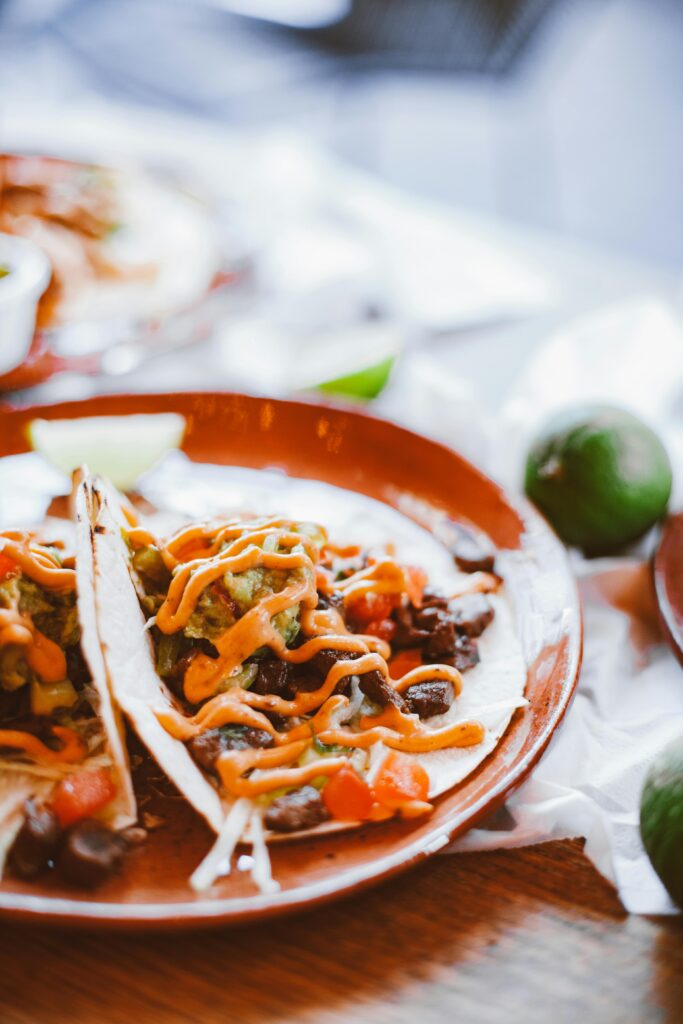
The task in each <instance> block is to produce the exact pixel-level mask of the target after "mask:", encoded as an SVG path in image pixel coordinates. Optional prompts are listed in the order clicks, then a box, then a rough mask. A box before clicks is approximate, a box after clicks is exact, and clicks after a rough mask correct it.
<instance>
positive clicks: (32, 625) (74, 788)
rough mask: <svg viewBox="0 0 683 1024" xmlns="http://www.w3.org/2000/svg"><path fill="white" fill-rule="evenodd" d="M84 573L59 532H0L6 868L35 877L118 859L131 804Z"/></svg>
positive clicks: (90, 878) (77, 875)
mask: <svg viewBox="0 0 683 1024" xmlns="http://www.w3.org/2000/svg"><path fill="white" fill-rule="evenodd" d="M87 557H88V553H87V550H86V555H85V560H86V562H87ZM85 574H86V578H84V579H83V580H82V581H81V580H79V575H78V571H77V569H76V558H75V555H74V554H73V553H72V552H69V551H68V550H67V548H66V547H65V544H64V542H63V541H62V540H53V541H52V542H47V541H46V540H44V539H43V538H40V537H38V536H37V535H36V534H34V533H31V532H28V531H8V532H5V533H2V534H0V825H1V826H2V828H1V829H0V834H1V835H2V841H1V844H0V845H1V847H2V848H1V849H0V868H1V867H2V862H3V861H4V859H5V857H7V859H8V861H9V865H10V867H11V869H12V871H13V872H14V873H15V874H18V875H20V876H22V877H27V878H28V877H32V876H34V875H37V874H38V873H39V872H41V871H43V870H45V869H46V868H48V867H51V866H52V865H53V864H54V863H55V862H58V863H59V867H60V871H61V873H62V874H63V875H64V876H65V877H66V878H68V879H69V880H70V881H72V882H75V883H77V884H81V885H85V886H91V885H94V884H97V883H99V882H100V881H102V880H103V879H104V878H105V877H107V876H108V875H109V874H110V873H111V872H113V871H114V870H116V869H117V868H118V867H119V866H120V863H121V860H122V856H123V852H124V849H125V841H124V840H122V839H121V837H120V836H118V835H117V834H116V832H115V831H114V828H120V827H123V826H125V825H129V824H131V823H132V821H134V820H135V804H134V799H133V796H132V790H131V788H130V780H129V777H128V770H127V764H126V761H125V753H123V748H122V746H121V740H120V736H119V735H118V731H117V730H118V725H117V723H116V721H115V713H114V711H113V707H112V706H111V702H110V699H109V694H108V690H107V689H106V680H105V679H103V678H102V676H103V673H104V665H103V663H101V664H97V653H99V650H98V645H97V642H96V650H97V653H96V655H95V658H94V659H93V660H94V661H95V662H96V664H95V665H93V666H91V665H89V663H88V660H87V659H86V656H85V649H86V647H88V646H89V648H90V650H92V632H91V629H92V628H93V627H94V594H93V606H92V608H88V607H86V606H87V605H88V594H89V586H88V580H87V567H86V569H85ZM84 632H87V633H88V638H87V640H85V637H84ZM100 657H101V655H100ZM95 675H97V676H98V678H97V679H96V680H95V679H94V676H95ZM103 698H104V703H105V704H106V705H107V706H106V707H104V708H103V707H102V704H103ZM108 725H109V728H110V732H109V734H108V732H107V726H108Z"/></svg>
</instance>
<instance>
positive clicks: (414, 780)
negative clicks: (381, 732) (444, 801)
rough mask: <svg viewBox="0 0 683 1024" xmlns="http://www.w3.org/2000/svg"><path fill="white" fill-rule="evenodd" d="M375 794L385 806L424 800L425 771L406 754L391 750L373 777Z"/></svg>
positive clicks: (425, 796)
mask: <svg viewBox="0 0 683 1024" xmlns="http://www.w3.org/2000/svg"><path fill="white" fill-rule="evenodd" d="M375 795H376V797H377V799H378V801H379V802H380V803H381V804H384V806H385V807H401V805H402V804H405V803H408V801H410V800H426V799H427V797H428V795H429V776H428V775H427V772H426V771H425V769H424V768H423V767H422V765H421V764H418V762H417V761H413V760H412V759H411V758H410V757H408V756H407V755H406V754H402V753H401V752H400V751H398V750H392V751H391V753H389V754H387V756H386V757H385V759H384V761H383V763H382V765H381V767H380V770H379V772H378V774H377V778H376V779H375Z"/></svg>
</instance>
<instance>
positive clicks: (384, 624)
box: [365, 619, 396, 644]
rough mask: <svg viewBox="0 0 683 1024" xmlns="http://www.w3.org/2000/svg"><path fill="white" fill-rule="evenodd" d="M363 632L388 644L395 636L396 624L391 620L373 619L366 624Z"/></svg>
mask: <svg viewBox="0 0 683 1024" xmlns="http://www.w3.org/2000/svg"><path fill="white" fill-rule="evenodd" d="M365 632H366V633H369V634H370V636H378V637H379V638H380V640H386V642H387V643H388V644H390V643H391V641H392V640H393V639H394V636H395V635H396V623H395V622H394V620H393V619H373V621H372V622H368V624H367V626H366V627H365Z"/></svg>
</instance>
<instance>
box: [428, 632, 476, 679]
mask: <svg viewBox="0 0 683 1024" xmlns="http://www.w3.org/2000/svg"><path fill="white" fill-rule="evenodd" d="M425 661H426V662H428V663H429V662H431V663H432V664H433V663H434V662H437V663H438V664H440V665H452V666H453V668H457V670H458V672H467V670H468V669H470V668H474V666H475V665H478V664H479V648H478V647H477V641H476V640H473V639H472V638H471V637H469V636H464V635H463V636H456V638H455V643H454V644H453V649H452V650H451V651H450V653H448V654H439V655H435V656H432V657H429V656H427V655H425Z"/></svg>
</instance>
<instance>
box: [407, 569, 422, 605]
mask: <svg viewBox="0 0 683 1024" xmlns="http://www.w3.org/2000/svg"><path fill="white" fill-rule="evenodd" d="M405 574H406V593H407V595H408V600H409V601H410V603H411V604H414V605H415V607H416V608H421V607H422V594H423V591H424V588H425V587H426V586H427V573H426V572H425V571H424V569H420V567H419V566H417V565H406V566H405Z"/></svg>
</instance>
